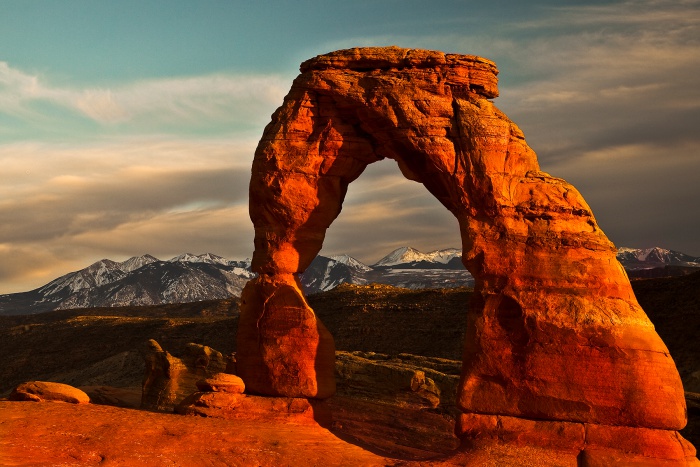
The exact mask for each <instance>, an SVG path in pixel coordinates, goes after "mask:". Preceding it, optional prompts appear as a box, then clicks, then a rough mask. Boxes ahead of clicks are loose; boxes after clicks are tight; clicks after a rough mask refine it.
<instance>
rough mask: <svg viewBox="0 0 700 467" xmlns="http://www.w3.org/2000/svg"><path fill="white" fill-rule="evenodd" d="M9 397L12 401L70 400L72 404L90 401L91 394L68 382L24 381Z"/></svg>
mask: <svg viewBox="0 0 700 467" xmlns="http://www.w3.org/2000/svg"><path fill="white" fill-rule="evenodd" d="M8 399H9V400H11V401H32V402H68V403H70V404H87V403H89V402H90V396H88V395H87V394H86V393H85V392H84V391H82V390H80V389H78V388H74V387H73V386H70V385H68V384H63V383H53V382H50V381H29V382H26V383H22V384H20V385H19V386H17V387H16V388H15V389H14V390H13V391H12V393H11V394H10V396H9V398H8Z"/></svg>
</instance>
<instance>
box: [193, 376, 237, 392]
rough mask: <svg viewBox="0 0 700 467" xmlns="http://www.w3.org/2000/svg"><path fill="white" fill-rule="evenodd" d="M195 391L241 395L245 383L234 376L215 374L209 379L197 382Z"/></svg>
mask: <svg viewBox="0 0 700 467" xmlns="http://www.w3.org/2000/svg"><path fill="white" fill-rule="evenodd" d="M197 389H199V390H200V391H202V392H228V393H231V394H243V391H245V383H244V382H243V380H242V379H241V378H239V377H238V376H236V375H229V374H227V373H217V374H215V375H212V376H210V377H209V378H206V379H202V380H199V381H197Z"/></svg>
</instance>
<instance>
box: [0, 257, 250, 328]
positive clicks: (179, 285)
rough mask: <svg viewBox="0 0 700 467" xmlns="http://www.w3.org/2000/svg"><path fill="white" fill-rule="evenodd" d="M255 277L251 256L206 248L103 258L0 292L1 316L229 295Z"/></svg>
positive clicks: (189, 300) (154, 303) (174, 301)
mask: <svg viewBox="0 0 700 467" xmlns="http://www.w3.org/2000/svg"><path fill="white" fill-rule="evenodd" d="M254 276H255V275H254V274H253V273H252V272H251V271H250V260H245V261H229V260H227V259H225V258H222V257H221V256H216V255H212V254H210V253H206V254H203V255H198V256H197V255H192V254H184V255H180V256H177V257H175V258H172V259H170V260H168V261H161V260H159V259H158V258H155V257H153V256H151V255H143V256H135V257H133V258H129V259H128V260H126V261H124V262H121V263H118V262H115V261H111V260H108V259H103V260H100V261H97V262H96V263H94V264H92V265H90V266H88V267H86V268H84V269H81V270H79V271H75V272H71V273H69V274H66V275H64V276H61V277H59V278H58V279H55V280H53V281H51V282H49V283H48V284H46V285H44V286H43V287H40V288H38V289H35V290H32V291H29V292H23V293H15V294H7V295H0V315H3V314H4V315H9V314H31V313H41V312H43V311H50V310H59V309H67V308H87V307H102V306H105V307H109V306H136V305H157V304H161V303H181V302H193V301H200V300H213V299H218V298H228V297H231V296H240V293H241V290H242V288H243V286H244V285H245V283H246V282H247V281H248V280H249V279H251V278H252V277H254Z"/></svg>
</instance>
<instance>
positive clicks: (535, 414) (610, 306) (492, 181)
mask: <svg viewBox="0 0 700 467" xmlns="http://www.w3.org/2000/svg"><path fill="white" fill-rule="evenodd" d="M301 71H302V73H301V74H300V75H299V76H298V77H297V78H296V80H295V81H294V83H293V85H292V88H291V90H290V92H289V94H288V95H287V97H286V98H285V100H284V103H283V104H282V106H281V107H280V108H279V109H278V110H277V111H276V112H275V113H274V114H273V116H272V121H271V122H270V124H268V126H267V127H266V128H265V132H264V134H263V137H262V139H261V141H260V144H259V145H258V148H257V150H256V153H255V159H254V162H253V173H252V177H251V182H250V215H251V219H252V220H253V223H254V226H255V252H254V255H253V269H254V270H255V271H256V272H257V273H258V274H259V275H260V276H259V278H258V279H256V280H255V281H252V282H250V283H249V284H248V286H247V287H246V289H245V291H244V294H243V300H242V306H241V319H240V323H239V335H238V368H239V374H241V376H243V378H244V380H246V384H248V386H249V388H251V390H253V391H255V392H258V393H263V394H273V395H290V396H306V397H321V398H322V397H327V396H328V395H330V394H332V390H333V382H332V379H333V377H332V365H331V364H330V363H329V362H330V361H331V358H332V348H333V346H332V338H331V337H330V336H329V335H328V333H327V332H326V331H325V328H323V325H322V324H321V323H320V322H319V321H318V320H317V319H316V318H315V316H314V313H313V310H311V309H310V308H309V307H308V305H307V304H306V302H305V300H304V298H303V295H302V294H301V291H300V289H299V287H298V283H297V281H296V278H295V276H294V275H295V274H298V273H300V272H302V271H304V270H305V269H306V267H307V266H308V265H309V264H310V262H311V261H312V260H313V258H314V257H315V256H316V254H317V253H318V252H319V251H320V249H321V246H322V243H323V239H324V236H325V231H326V229H327V228H328V226H329V225H330V224H331V222H333V220H334V219H335V218H336V217H337V215H338V214H339V213H340V210H341V206H342V202H343V199H344V196H345V193H346V191H347V187H348V184H349V183H351V182H352V181H353V180H355V179H356V178H357V177H358V176H360V174H361V173H362V171H363V170H364V169H365V167H366V166H367V165H368V164H370V163H372V162H375V161H377V160H380V159H383V158H387V157H388V158H391V159H394V160H395V161H396V162H397V164H398V166H399V169H400V170H401V172H402V173H403V174H404V175H405V176H406V177H407V178H409V179H411V180H415V181H417V182H420V183H422V184H423V185H424V186H425V187H426V188H427V189H428V191H430V192H431V193H432V194H433V195H434V196H435V197H436V198H437V199H438V200H439V201H440V202H441V203H442V204H443V205H444V206H445V207H446V208H447V209H448V210H450V211H451V212H452V213H453V214H454V215H455V217H456V218H457V220H458V222H459V228H460V233H461V237H462V242H463V261H464V263H465V265H466V266H467V268H468V269H469V270H470V271H471V273H472V274H473V275H474V277H475V279H476V288H475V299H474V300H473V301H472V304H471V308H472V310H471V317H470V323H469V330H468V333H467V337H466V342H465V352H464V367H463V373H462V379H461V383H460V390H459V395H458V405H459V406H460V408H461V409H462V410H463V411H464V412H475V413H487V414H494V415H508V416H514V417H522V418H526V419H527V418H529V419H544V420H553V421H562V422H585V423H592V424H601V425H621V426H629V427H647V428H654V429H662V430H671V431H673V430H677V429H680V428H682V427H683V426H684V425H685V423H686V413H685V400H684V397H683V388H682V385H681V381H680V377H679V376H678V372H677V370H676V367H675V364H674V362H673V360H672V358H671V357H670V355H669V353H668V349H667V348H666V346H665V345H664V343H663V342H662V341H661V339H660V338H659V336H658V335H657V334H656V332H655V331H654V327H653V325H652V324H651V322H650V321H649V320H648V318H647V317H646V315H645V314H644V311H643V310H642V309H641V308H640V306H639V305H638V303H637V301H636V299H635V297H634V294H633V292H632V289H631V287H630V284H629V280H628V278H627V275H626V274H625V272H624V270H623V268H622V266H621V265H620V264H619V263H618V261H617V259H616V256H615V255H616V250H615V247H614V245H613V244H612V243H611V242H610V241H609V240H608V239H607V237H606V236H605V234H604V233H603V232H602V231H601V230H600V228H599V227H598V224H597V222H596V220H595V218H594V216H593V214H592V212H591V210H590V208H589V206H588V205H587V204H586V202H585V201H584V200H583V198H582V197H581V195H580V194H579V193H578V191H576V189H575V188H574V187H573V186H571V185H570V184H568V183H567V182H566V181H564V180H562V179H558V178H555V177H552V176H550V175H549V174H546V173H544V172H541V171H540V168H539V165H538V162H537V157H536V155H535V153H534V151H533V150H532V149H531V148H530V147H529V146H528V145H527V143H526V142H525V139H524V136H523V134H522V132H521V131H520V129H519V128H518V127H517V126H516V125H515V124H514V123H513V122H511V121H510V120H509V119H508V118H507V117H506V116H505V115H504V114H503V113H502V112H501V111H500V110H498V109H497V108H496V107H495V106H494V104H493V103H492V102H491V101H490V100H489V99H490V98H493V97H495V96H497V95H498V92H497V87H496V83H497V80H496V74H497V69H496V67H495V65H494V64H493V63H492V62H489V61H488V60H485V59H481V58H479V57H474V56H466V55H464V56H462V55H449V54H443V53H441V52H430V51H421V50H409V49H399V48H395V47H389V48H363V49H351V50H345V51H338V52H333V53H331V54H327V55H324V56H320V57H316V58H314V59H311V60H308V61H306V62H304V64H303V65H302V67H301Z"/></svg>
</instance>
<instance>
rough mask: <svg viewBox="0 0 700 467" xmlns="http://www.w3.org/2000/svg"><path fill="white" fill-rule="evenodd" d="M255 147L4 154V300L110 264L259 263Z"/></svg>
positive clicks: (191, 145) (128, 142)
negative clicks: (253, 204) (181, 259)
mask: <svg viewBox="0 0 700 467" xmlns="http://www.w3.org/2000/svg"><path fill="white" fill-rule="evenodd" d="M254 147H255V141H247V140H237V139H232V140H195V141H189V140H173V139H162V140H161V139H155V138H149V139H125V140H118V141H112V142H110V143H104V144H99V145H97V144H86V145H54V144H43V143H21V144H20V143H16V144H8V145H3V146H0V166H3V168H4V170H3V171H2V172H1V173H0V218H2V219H3V223H2V224H0V245H2V248H0V264H3V267H2V268H0V280H2V284H3V290H0V293H6V292H8V291H22V290H28V289H30V288H34V287H37V286H40V285H43V284H44V283H46V282H48V281H50V280H52V279H54V278H55V277H57V276H59V275H61V274H65V273H67V272H68V271H69V270H70V269H68V270H67V269H66V268H67V267H73V266H76V265H78V266H79V267H78V268H82V267H85V266H86V265H87V264H89V263H90V262H92V261H96V260H99V259H102V258H104V257H108V258H110V259H114V260H123V259H127V258H128V257H130V256H133V255H136V254H142V253H150V254H153V255H155V256H159V255H162V256H164V257H167V256H168V255H171V256H170V257H172V256H175V255H177V254H180V253H182V252H184V251H192V250H197V251H198V252H200V253H204V252H208V251H210V252H212V253H218V254H221V255H228V256H231V257H242V258H244V257H246V256H250V255H251V253H252V225H251V223H250V220H249V218H248V212H247V211H248V181H249V177H250V166H251V162H252V155H253V150H254ZM225 239H226V240H225ZM22 258H25V259H24V260H23V259H22ZM34 259H36V261H37V262H34V261H33V260H34ZM39 259H42V260H43V264H44V265H45V264H52V268H46V267H45V266H42V265H41V264H39V263H38V261H39ZM24 261H27V262H28V263H27V264H32V265H33V266H32V267H31V268H28V267H26V266H25V264H24Z"/></svg>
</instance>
